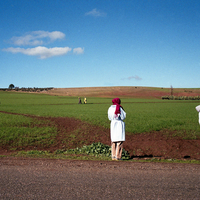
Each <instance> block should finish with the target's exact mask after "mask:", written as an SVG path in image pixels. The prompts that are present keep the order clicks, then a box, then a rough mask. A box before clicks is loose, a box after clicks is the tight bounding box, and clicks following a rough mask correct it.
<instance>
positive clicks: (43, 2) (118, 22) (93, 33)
mask: <svg viewBox="0 0 200 200" xmlns="http://www.w3.org/2000/svg"><path fill="white" fill-rule="evenodd" d="M0 18H1V21H0V61H1V62H0V88H7V87H8V86H9V84H11V83H13V84H14V85H15V86H18V87H55V88H67V87H101V86H103V87H104V86H147V87H167V88H168V87H171V86H173V87H174V88H199V87H200V81H199V72H200V1H197V0H127V1H125V0H1V1H0Z"/></svg>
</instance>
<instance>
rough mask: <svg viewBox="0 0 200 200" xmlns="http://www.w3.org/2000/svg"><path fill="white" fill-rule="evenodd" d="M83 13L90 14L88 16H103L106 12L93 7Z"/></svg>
mask: <svg viewBox="0 0 200 200" xmlns="http://www.w3.org/2000/svg"><path fill="white" fill-rule="evenodd" d="M85 15H86V16H87V15H90V16H94V17H105V16H106V13H104V12H102V11H98V10H97V9H96V8H94V9H93V10H91V11H89V12H87V13H85Z"/></svg>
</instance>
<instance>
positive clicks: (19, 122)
mask: <svg viewBox="0 0 200 200" xmlns="http://www.w3.org/2000/svg"><path fill="white" fill-rule="evenodd" d="M46 123H47V122H46V121H45V122H44V121H39V120H35V119H32V118H29V117H25V116H20V115H8V114H4V113H0V144H1V146H6V145H10V148H11V149H12V147H14V148H18V147H26V146H29V145H36V146H37V145H43V146H44V147H46V146H49V145H52V143H53V142H54V138H55V136H56V133H57V132H56V128H54V127H49V126H45V124H46ZM41 124H43V126H42V127H39V126H40V125H41Z"/></svg>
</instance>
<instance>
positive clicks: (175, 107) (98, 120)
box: [0, 92, 200, 138]
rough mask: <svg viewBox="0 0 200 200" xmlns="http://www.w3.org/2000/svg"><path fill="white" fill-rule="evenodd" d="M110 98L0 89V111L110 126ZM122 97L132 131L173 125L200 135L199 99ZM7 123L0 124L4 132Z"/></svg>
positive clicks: (5, 117)
mask: <svg viewBox="0 0 200 200" xmlns="http://www.w3.org/2000/svg"><path fill="white" fill-rule="evenodd" d="M111 100H112V99H111V98H89V99H88V103H87V104H78V98H77V97H61V96H49V95H44V94H27V93H25V94H23V93H10V92H9V93H7V92H0V102H1V104H0V111H6V112H12V113H21V114H22V113H23V114H31V115H36V116H52V117H75V118H78V119H81V120H83V121H88V122H90V123H92V124H97V125H100V126H104V127H107V128H109V121H108V118H107V110H108V107H109V106H110V105H111ZM121 100H122V106H123V107H124V109H125V111H126V113H127V118H126V120H125V122H126V131H127V132H129V134H138V133H142V132H150V131H153V130H156V131H158V130H162V129H171V130H178V131H180V133H181V132H187V133H188V134H191V137H192V138H194V137H195V136H200V126H199V124H198V113H197V111H196V110H195V107H196V106H197V105H199V104H200V101H178V100H176V101H169V100H158V99H126V98H124V99H123V98H122V99H121ZM0 117H1V123H4V121H7V120H9V123H10V124H16V123H19V124H20V121H23V120H22V119H20V117H19V116H15V118H17V121H16V119H14V118H13V116H12V115H8V114H1V115H0ZM9 123H7V122H5V124H9ZM5 126H7V125H5ZM5 126H1V128H0V131H1V132H2V127H4V128H5Z"/></svg>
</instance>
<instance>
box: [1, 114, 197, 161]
mask: <svg viewBox="0 0 200 200" xmlns="http://www.w3.org/2000/svg"><path fill="white" fill-rule="evenodd" d="M6 113H7V112H6ZM10 114H15V113H10ZM25 116H28V117H32V118H37V119H39V120H48V121H49V123H48V124H47V125H48V126H55V127H57V130H58V135H57V138H56V143H54V144H53V145H50V146H47V147H43V146H37V147H36V146H29V147H25V148H24V147H20V148H19V149H18V150H22V149H23V150H31V149H32V150H33V149H34V150H35V149H37V150H49V151H51V152H54V151H55V150H57V149H72V148H76V147H82V146H83V145H88V144H92V143H93V142H101V143H103V144H107V145H110V130H109V129H106V128H103V127H99V126H95V125H91V124H89V123H87V122H83V121H81V120H78V119H73V118H67V117H58V118H54V117H36V116H30V115H25ZM41 126H42V125H41ZM45 126H46V125H45ZM166 132H167V134H165V133H166ZM172 134H173V133H172V132H171V133H170V132H169V131H167V130H165V131H154V132H151V133H144V134H139V135H133V136H130V135H129V133H127V134H126V141H125V142H124V148H125V150H126V151H128V152H129V153H130V155H131V156H132V158H142V157H162V158H177V159H183V158H185V159H186V158H187V159H200V140H184V139H181V138H174V137H171V136H170V135H172ZM63 141H65V142H63ZM66 142H67V143H66ZM66 144H67V146H66ZM11 152H13V151H10V146H1V147H0V154H1V155H3V154H4V155H5V154H9V153H11Z"/></svg>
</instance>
